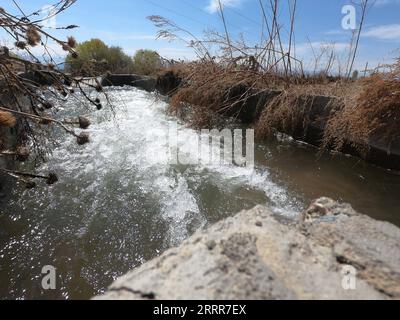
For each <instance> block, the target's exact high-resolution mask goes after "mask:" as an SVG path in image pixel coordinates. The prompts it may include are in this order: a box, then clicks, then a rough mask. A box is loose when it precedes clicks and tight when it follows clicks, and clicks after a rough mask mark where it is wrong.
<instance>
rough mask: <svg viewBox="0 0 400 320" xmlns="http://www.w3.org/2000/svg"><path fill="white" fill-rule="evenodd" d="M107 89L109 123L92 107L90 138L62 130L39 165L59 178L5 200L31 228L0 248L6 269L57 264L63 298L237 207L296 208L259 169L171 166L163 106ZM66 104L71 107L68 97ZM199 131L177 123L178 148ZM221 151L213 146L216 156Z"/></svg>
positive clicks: (103, 281) (191, 144)
mask: <svg viewBox="0 0 400 320" xmlns="http://www.w3.org/2000/svg"><path fill="white" fill-rule="evenodd" d="M109 95H110V98H111V99H112V100H113V101H114V104H115V108H116V111H115V119H113V118H112V117H111V118H110V117H109V111H107V110H104V111H100V112H94V114H91V117H92V122H93V124H92V126H91V127H90V128H89V130H88V132H89V133H90V136H91V141H90V143H89V144H87V145H85V146H78V145H76V143H75V141H74V139H72V138H71V137H69V136H62V138H61V141H60V145H59V146H58V147H57V148H56V149H55V150H54V152H53V155H52V157H51V158H50V160H49V162H48V163H46V164H44V165H42V166H41V168H39V170H38V171H40V172H47V171H55V172H57V173H58V174H59V176H60V181H59V182H58V183H57V184H56V185H54V186H53V187H50V188H48V187H44V186H42V187H39V188H37V189H35V190H31V191H27V192H25V193H24V195H23V197H22V198H20V199H14V200H12V201H11V204H10V206H9V210H10V215H11V217H12V219H14V221H20V222H21V223H22V224H23V225H24V226H26V228H27V229H29V230H30V233H29V234H28V235H25V236H24V238H23V239H18V241H15V239H12V240H10V242H9V243H8V244H6V246H5V247H4V248H3V249H2V250H1V251H0V255H1V254H3V256H6V257H7V255H8V257H9V259H10V262H9V264H10V270H14V271H15V272H19V273H20V274H22V275H23V274H24V273H25V276H26V277H28V278H32V274H30V273H29V272H27V271H26V269H24V266H25V267H26V268H30V269H35V268H37V269H39V268H40V266H41V265H43V263H45V264H51V265H56V266H58V268H59V270H61V271H60V272H63V274H64V276H65V280H64V283H63V289H62V293H63V295H64V297H81V296H85V295H87V294H93V291H94V293H95V292H96V291H97V290H100V289H102V288H104V287H105V286H106V285H108V284H109V283H110V282H111V281H112V280H113V279H114V278H116V277H117V276H119V275H121V274H122V273H123V272H126V271H128V270H129V269H131V268H133V267H135V266H138V265H140V264H142V263H143V262H144V261H146V260H148V259H150V258H152V257H155V256H157V255H158V254H160V253H161V252H162V251H164V250H166V249H167V248H169V247H171V246H174V245H177V244H179V243H180V242H181V241H182V240H184V239H185V238H187V237H188V236H190V235H191V234H192V233H193V232H195V231H196V230H198V229H199V228H202V227H205V226H207V225H209V224H211V223H214V222H216V221H218V220H221V219H223V218H226V217H228V216H230V215H233V214H235V213H237V212H239V211H240V210H243V209H249V208H251V207H253V206H255V205H257V204H262V205H268V206H270V207H271V208H273V209H274V210H275V211H277V212H279V213H281V214H284V215H289V216H291V215H295V214H297V213H298V212H299V210H300V209H299V205H298V204H297V203H296V201H295V200H293V199H292V198H291V196H290V195H289V194H288V192H287V191H286V190H285V188H284V187H282V186H279V185H278V184H277V183H275V182H274V181H272V179H271V177H270V173H269V172H268V169H267V168H265V167H263V168H257V167H256V168H255V170H253V169H252V168H247V167H238V166H235V165H212V164H210V165H206V164H204V163H207V161H200V162H199V164H197V165H187V166H183V165H171V164H170V162H171V161H170V160H171V158H170V154H169V152H168V150H169V149H168V139H167V137H168V130H169V128H170V127H171V124H176V123H177V119H176V118H174V117H171V116H168V115H167V114H166V108H167V104H166V103H164V102H162V101H156V99H155V97H154V96H153V95H151V94H148V93H145V92H143V91H139V90H137V89H133V88H124V89H110V90H109ZM68 108H75V102H74V101H73V100H71V101H69V102H68V103H67V104H66V106H65V107H64V109H65V110H68ZM199 134H200V133H199V132H197V131H195V130H192V129H189V128H187V127H186V126H185V125H184V124H182V123H178V136H179V139H178V145H179V148H180V150H183V151H184V152H188V153H190V151H191V150H193V149H195V148H196V147H197V143H198V139H197V138H198V135H199ZM201 141H202V142H201V143H205V142H204V141H205V139H202V140H201ZM220 151H221V150H220V147H219V146H216V145H214V146H213V149H212V153H213V154H219V153H220ZM26 256H30V257H32V259H31V260H30V261H29V262H28V261H26V260H24V257H26ZM11 259H13V260H11ZM45 261H47V262H45ZM15 281H17V279H16V280H15ZM86 287H89V288H91V289H88V288H86ZM88 292H90V293H88ZM20 295H22V296H23V295H24V294H23V293H20ZM15 296H18V293H15Z"/></svg>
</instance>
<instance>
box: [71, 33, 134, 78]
mask: <svg viewBox="0 0 400 320" xmlns="http://www.w3.org/2000/svg"><path fill="white" fill-rule="evenodd" d="M76 52H77V54H78V57H77V58H74V57H72V55H68V56H67V58H66V61H65V68H66V71H67V72H70V73H72V74H77V75H82V76H89V75H100V74H104V73H105V72H107V71H109V72H112V73H131V72H132V68H133V61H132V59H131V58H130V57H129V56H128V55H126V54H125V53H124V52H123V50H122V49H121V48H120V47H109V46H107V45H106V44H105V43H104V42H103V41H101V40H99V39H92V40H90V41H86V42H83V43H81V44H78V46H77V47H76Z"/></svg>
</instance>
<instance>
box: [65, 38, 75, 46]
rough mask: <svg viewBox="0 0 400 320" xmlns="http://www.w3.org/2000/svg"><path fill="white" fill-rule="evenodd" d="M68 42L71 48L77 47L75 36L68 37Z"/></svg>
mask: <svg viewBox="0 0 400 320" xmlns="http://www.w3.org/2000/svg"><path fill="white" fill-rule="evenodd" d="M67 44H68V46H69V47H70V48H76V45H77V42H76V40H75V38H74V37H68V41H67Z"/></svg>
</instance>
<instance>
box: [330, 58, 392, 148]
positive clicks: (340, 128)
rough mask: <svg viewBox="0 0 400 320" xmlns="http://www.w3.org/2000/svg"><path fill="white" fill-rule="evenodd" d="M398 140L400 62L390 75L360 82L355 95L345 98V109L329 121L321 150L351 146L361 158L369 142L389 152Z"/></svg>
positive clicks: (387, 73)
mask: <svg viewBox="0 0 400 320" xmlns="http://www.w3.org/2000/svg"><path fill="white" fill-rule="evenodd" d="M399 138H400V60H398V61H397V63H395V64H394V65H393V66H391V71H390V72H386V73H376V74H374V75H372V76H371V77H369V78H366V79H364V80H362V81H361V90H360V91H359V92H358V94H353V95H351V96H347V97H346V100H345V103H344V108H342V109H341V110H339V111H338V112H336V114H335V115H334V116H333V117H332V118H331V119H330V120H329V121H328V124H327V127H326V130H325V137H324V143H323V147H324V148H327V147H334V148H335V149H336V150H337V151H340V150H342V148H343V147H344V146H345V145H346V144H347V143H350V144H352V146H353V147H356V148H358V149H359V151H361V152H362V153H363V154H366V153H367V152H368V145H369V144H370V143H371V142H374V143H378V144H380V145H383V146H384V147H385V148H387V149H388V150H389V152H390V149H391V145H392V143H393V141H395V140H397V139H399Z"/></svg>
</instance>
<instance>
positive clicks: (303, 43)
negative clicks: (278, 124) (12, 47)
mask: <svg viewBox="0 0 400 320" xmlns="http://www.w3.org/2000/svg"><path fill="white" fill-rule="evenodd" d="M53 1H54V0H44V1H43V0H20V1H19V3H20V4H21V7H22V8H23V9H24V10H25V11H26V12H29V11H34V10H37V9H38V8H41V7H43V6H45V5H48V4H52V3H53ZM221 1H222V2H223V3H224V4H225V14H226V19H227V21H228V29H229V32H230V33H231V34H232V37H233V38H236V37H238V36H239V34H243V36H244V37H245V38H246V39H248V41H249V42H250V43H255V42H256V41H257V40H258V39H259V38H260V30H261V21H262V20H261V11H260V7H259V0H221ZM263 1H264V2H265V3H266V4H267V3H269V1H268V0H263ZM370 1H374V0H370ZM54 2H55V1H54ZM280 2H281V3H282V10H281V13H280V23H281V25H282V28H283V34H284V37H285V34H287V33H288V30H287V29H288V28H289V22H288V15H287V13H286V12H287V10H286V9H287V8H285V4H286V3H287V2H288V0H280ZM350 2H351V1H350V0H298V12H297V20H296V43H297V55H298V56H299V57H301V58H302V59H304V60H307V59H310V58H311V57H312V50H311V46H310V43H311V44H312V46H313V48H314V50H317V49H318V48H319V47H320V46H324V43H327V42H329V43H335V47H336V49H337V51H338V53H339V54H340V53H341V52H342V53H343V55H345V49H346V48H347V44H348V43H349V38H350V37H351V31H346V30H343V29H342V27H341V21H342V18H343V14H342V13H341V11H342V7H343V6H344V5H348V4H350ZM216 5H217V0H196V1H194V0H114V1H105V0H100V1H99V0H78V1H77V3H76V4H74V5H73V6H72V7H71V8H70V9H69V10H68V11H67V12H65V13H63V14H62V15H60V16H59V17H58V18H57V26H62V25H68V24H77V25H79V26H80V28H79V29H75V30H71V31H68V32H65V31H56V32H57V33H58V34H59V36H60V37H66V36H67V35H73V36H75V37H76V38H77V40H78V41H84V40H88V39H90V38H101V39H102V40H104V41H105V42H106V43H107V44H110V45H116V46H120V47H122V48H123V49H124V50H125V52H127V53H128V54H133V53H134V52H135V51H136V50H137V49H140V48H148V49H155V50H158V51H159V52H160V54H161V55H163V56H166V57H168V58H193V57H194V54H193V52H192V51H191V49H190V48H187V47H186V46H185V45H184V44H181V43H175V42H173V43H169V42H167V41H163V40H157V41H156V40H155V35H156V32H157V29H156V28H155V27H154V26H153V25H152V24H151V23H150V22H149V21H148V20H147V19H146V17H147V16H149V15H161V16H164V17H166V18H169V19H171V20H173V21H175V22H176V23H177V24H178V25H180V26H182V27H185V28H187V29H190V30H191V31H192V32H193V33H194V34H196V35H201V34H202V32H203V31H204V30H206V29H216V30H219V31H223V26H222V24H221V20H220V18H219V15H218V12H216V10H215V9H216ZM0 6H2V7H4V8H6V9H11V10H13V11H14V12H16V9H15V7H13V4H12V1H11V0H1V1H0ZM266 6H267V5H266ZM267 7H268V6H267ZM364 30H365V31H364V33H363V36H362V38H361V44H360V53H359V57H358V61H357V66H358V67H359V68H362V66H364V65H365V63H366V61H369V62H370V65H376V64H378V63H382V62H389V61H390V60H391V59H393V58H395V57H398V56H400V52H399V50H398V49H399V48H400V0H375V4H374V5H373V6H372V7H371V8H370V10H369V11H368V16H367V21H366V25H365V29H364ZM0 35H2V34H0ZM58 53H59V54H61V52H59V51H58Z"/></svg>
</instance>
